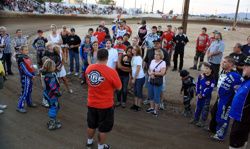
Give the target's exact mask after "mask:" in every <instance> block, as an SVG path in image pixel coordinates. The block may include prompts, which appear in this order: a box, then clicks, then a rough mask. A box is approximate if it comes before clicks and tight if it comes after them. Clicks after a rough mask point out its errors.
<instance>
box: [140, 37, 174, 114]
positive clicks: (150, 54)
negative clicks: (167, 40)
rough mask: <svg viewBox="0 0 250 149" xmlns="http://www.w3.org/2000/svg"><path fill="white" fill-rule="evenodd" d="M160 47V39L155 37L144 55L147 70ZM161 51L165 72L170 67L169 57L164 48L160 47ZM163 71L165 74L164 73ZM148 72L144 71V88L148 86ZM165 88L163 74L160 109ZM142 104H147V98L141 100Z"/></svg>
mask: <svg viewBox="0 0 250 149" xmlns="http://www.w3.org/2000/svg"><path fill="white" fill-rule="evenodd" d="M159 49H161V39H159V38H158V39H157V40H155V41H154V48H152V49H150V50H148V51H147V54H146V56H145V59H144V62H145V66H146V70H147V71H148V69H149V66H150V64H151V62H152V60H153V59H155V52H156V51H157V50H159ZM161 50H162V52H163V60H164V61H165V64H166V72H167V70H168V68H169V67H170V59H169V56H168V52H167V51H166V50H165V49H161ZM166 72H165V74H166ZM148 77H149V75H148V73H146V82H145V88H148ZM164 90H165V76H164V77H163V87H162V90H161V101H160V107H159V108H160V109H164V104H163V97H162V96H163V91H164ZM143 104H149V99H148V98H147V99H146V100H144V101H143Z"/></svg>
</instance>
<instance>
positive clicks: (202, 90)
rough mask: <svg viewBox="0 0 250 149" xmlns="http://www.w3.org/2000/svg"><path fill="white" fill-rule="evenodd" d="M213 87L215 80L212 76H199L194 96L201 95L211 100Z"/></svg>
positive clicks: (203, 74)
mask: <svg viewBox="0 0 250 149" xmlns="http://www.w3.org/2000/svg"><path fill="white" fill-rule="evenodd" d="M214 86H215V79H214V77H213V75H212V74H210V75H209V76H206V74H205V73H202V74H201V75H199V78H198V81H197V87H196V94H201V96H202V97H203V98H204V97H205V98H211V96H212V91H213V88H214Z"/></svg>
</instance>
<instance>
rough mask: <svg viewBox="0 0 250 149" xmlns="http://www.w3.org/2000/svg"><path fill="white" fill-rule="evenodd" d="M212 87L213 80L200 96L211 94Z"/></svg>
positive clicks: (213, 84)
mask: <svg viewBox="0 0 250 149" xmlns="http://www.w3.org/2000/svg"><path fill="white" fill-rule="evenodd" d="M214 86H215V79H213V80H211V82H210V85H209V88H208V89H206V90H205V91H204V92H203V94H202V95H201V96H202V97H206V96H207V95H209V94H211V93H212V91H213V89H214ZM197 87H198V86H197Z"/></svg>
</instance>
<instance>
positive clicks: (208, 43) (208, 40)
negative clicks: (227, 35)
mask: <svg viewBox="0 0 250 149" xmlns="http://www.w3.org/2000/svg"><path fill="white" fill-rule="evenodd" d="M209 46H210V37H209V36H208V35H207V42H206V48H205V53H206V51H207V50H208V48H209Z"/></svg>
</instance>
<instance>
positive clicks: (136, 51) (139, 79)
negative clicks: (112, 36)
mask: <svg viewBox="0 0 250 149" xmlns="http://www.w3.org/2000/svg"><path fill="white" fill-rule="evenodd" d="M132 53H133V57H132V60H131V66H132V84H133V88H134V94H135V104H134V105H133V106H132V107H131V108H130V109H134V110H135V112H137V111H140V110H141V102H142V98H143V94H142V88H143V84H144V82H145V75H144V72H143V69H142V57H141V48H140V47H139V46H134V48H133V50H132Z"/></svg>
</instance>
